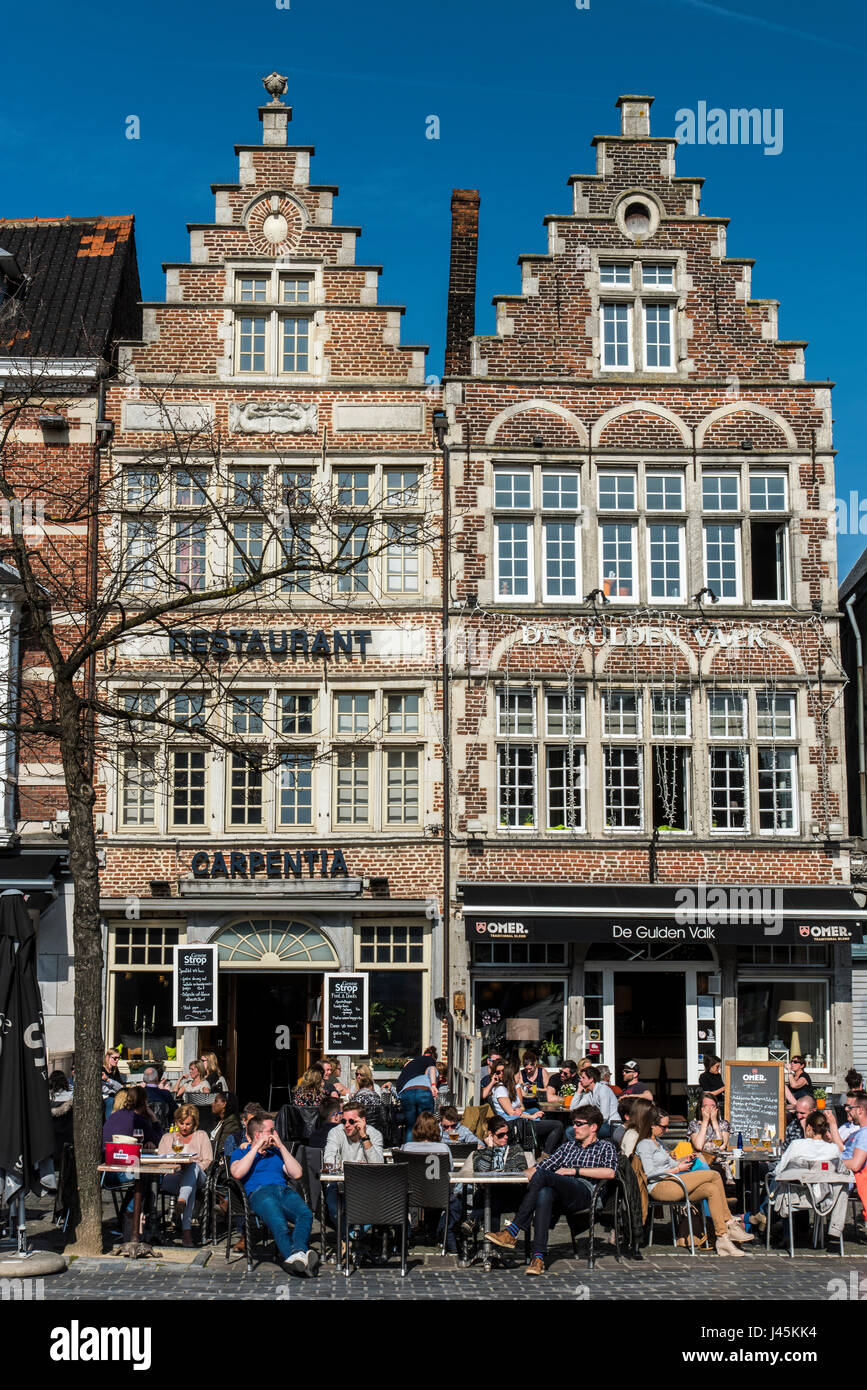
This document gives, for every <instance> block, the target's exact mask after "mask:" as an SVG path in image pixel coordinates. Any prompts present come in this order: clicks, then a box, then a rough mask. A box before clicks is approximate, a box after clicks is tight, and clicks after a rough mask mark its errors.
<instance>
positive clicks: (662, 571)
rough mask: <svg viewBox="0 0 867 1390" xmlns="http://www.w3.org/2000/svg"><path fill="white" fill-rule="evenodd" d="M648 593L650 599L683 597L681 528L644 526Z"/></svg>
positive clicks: (669, 599)
mask: <svg viewBox="0 0 867 1390" xmlns="http://www.w3.org/2000/svg"><path fill="white" fill-rule="evenodd" d="M647 592H648V595H649V597H650V598H651V599H658V600H668V601H670V602H673V601H680V600H682V599H684V598H686V551H685V539H684V528H683V527H682V526H676V525H673V524H668V525H662V524H661V523H653V524H652V525H651V524H649V525H648V527H647Z"/></svg>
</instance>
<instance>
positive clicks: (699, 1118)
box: [686, 1093, 731, 1180]
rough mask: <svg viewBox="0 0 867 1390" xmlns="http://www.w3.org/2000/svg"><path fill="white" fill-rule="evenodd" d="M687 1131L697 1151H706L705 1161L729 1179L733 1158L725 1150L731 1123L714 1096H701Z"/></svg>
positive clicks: (729, 1138) (728, 1141) (729, 1139)
mask: <svg viewBox="0 0 867 1390" xmlns="http://www.w3.org/2000/svg"><path fill="white" fill-rule="evenodd" d="M686 1133H687V1138H688V1139H689V1141H690V1143H691V1144H692V1147H693V1148H694V1149H695V1151H696V1153H704V1159H705V1162H706V1163H707V1164H708V1165H709V1166H711V1167H714V1166H715V1167H717V1168H718V1169H719V1170H720V1173H721V1176H722V1178H723V1179H724V1180H727V1179H729V1178H730V1177H731V1171H730V1162H731V1160H730V1159H727V1158H726V1157H725V1155H724V1153H723V1150H725V1149H727V1148H728V1146H729V1143H730V1141H731V1125H730V1124H729V1122H728V1120H724V1119H723V1117H722V1115H721V1114H720V1112H719V1105H718V1104H717V1102H716V1098H715V1097H714V1096H712V1095H709V1094H708V1093H705V1094H704V1095H703V1096H702V1097H701V1100H700V1101H699V1102H698V1105H697V1106H696V1107H695V1117H694V1118H693V1119H692V1120H690V1122H689V1127H688V1129H687V1131H686Z"/></svg>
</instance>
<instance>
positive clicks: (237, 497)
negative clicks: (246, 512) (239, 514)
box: [229, 468, 265, 508]
mask: <svg viewBox="0 0 867 1390" xmlns="http://www.w3.org/2000/svg"><path fill="white" fill-rule="evenodd" d="M229 481H230V485H231V492H232V498H231V502H230V506H232V507H256V508H261V507H263V506H264V503H265V470H264V469H263V468H233V469H232V471H231V475H230V479H229Z"/></svg>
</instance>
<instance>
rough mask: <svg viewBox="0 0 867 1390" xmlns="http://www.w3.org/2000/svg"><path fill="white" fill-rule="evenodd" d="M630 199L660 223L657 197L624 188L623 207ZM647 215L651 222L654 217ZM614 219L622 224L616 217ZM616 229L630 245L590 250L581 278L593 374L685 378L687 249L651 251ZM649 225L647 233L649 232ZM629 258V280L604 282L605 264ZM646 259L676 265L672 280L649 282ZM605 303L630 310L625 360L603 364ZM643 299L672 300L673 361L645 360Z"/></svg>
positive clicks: (688, 324)
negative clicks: (643, 205) (664, 363)
mask: <svg viewBox="0 0 867 1390" xmlns="http://www.w3.org/2000/svg"><path fill="white" fill-rule="evenodd" d="M632 202H645V203H646V204H647V205H648V207H649V208H653V209H654V214H655V219H656V222H657V225H658V222H659V211H658V208H657V207H656V204H655V201H654V200H653V199H652V198H651V197H650V196H649V195H647V196H645V195H644V194H636V195H634V196H633V195H630V194H627V195H625V196H624V198H623V199H622V200H621V204H622V206H623V207H624V208H625V207H626V206H628V204H630V203H632ZM618 216H619V213H618ZM651 220H652V222H653V218H652V219H651ZM618 225H620V224H619V223H618ZM620 230H621V232H622V233H623V235H624V236H625V237H627V239H628V240H630V241H633V243H634V244H633V247H632V248H631V249H630V250H628V251H627V250H623V249H621V248H617V249H616V250H605V249H600V250H595V251H593V253H592V258H591V267H590V270H589V271H588V273H587V275H586V278H585V285H586V287H587V289H588V290H589V292H590V301H591V311H590V319H589V322H588V331H589V333H590V336H591V346H592V362H591V365H592V371H593V376H594V377H595V378H598V377H602V378H605V377H608V376H611V377H612V378H618V379H619V378H622V377H623V376H625V375H629V376H638V377H656V376H660V377H662V378H663V379H665V380H669V379H671V378H685V377H686V376H687V375H688V368H689V365H690V364H689V360H688V354H687V339H688V337H689V335H690V333H691V322H690V320H689V319H688V318H687V317H686V313H685V310H686V303H687V294H688V291H689V289H690V288H691V284H692V281H691V278H690V276H689V274H688V273H687V254H686V252H685V251H675V250H673V249H671V248H668V247H661V248H657V249H655V250H652V251H651V250H646V249H645V248H644V246H643V244H642V243H641V242H637V243H636V242H635V240H634V238H633V237H632V236H631V235H630V234H629V233H628V232H627V231H626V230H625V227H623V226H620ZM653 230H655V228H653ZM653 230H652V231H651V233H650V235H651V236H652V235H653ZM627 262H628V263H629V265H630V270H631V273H630V279H629V284H628V285H627V284H620V285H611V284H603V282H602V273H601V267H602V266H603V265H607V264H611V263H615V264H619V265H622V264H624V263H627ZM644 262H648V263H650V264H652V265H668V264H670V265H672V266H673V267H674V275H673V280H674V283H673V284H671V285H664V284H663V285H659V284H649V283H647V282H646V281H645V279H644V276H643V273H642V267H643V264H644ZM605 304H621V305H622V304H627V305H630V306H631V313H630V314H629V315H628V317H627V322H628V328H629V361H628V364H627V365H625V366H616V365H611V364H606V363H605V362H604V361H603V341H604V338H603V330H602V308H603V305H605ZM646 304H655V305H658V304H668V305H670V306H671V309H672V315H671V364H670V366H668V367H660V366H654V367H649V366H648V365H647V331H646V316H645V312H644V310H645V305H646Z"/></svg>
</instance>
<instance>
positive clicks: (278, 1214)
mask: <svg viewBox="0 0 867 1390" xmlns="http://www.w3.org/2000/svg"><path fill="white" fill-rule="evenodd" d="M249 1201H250V1207H251V1208H252V1210H253V1211H254V1212H255V1213H256V1215H257V1216H258V1217H259V1219H260V1220H261V1221H264V1223H265V1225H266V1226H267V1227H268V1230H269V1231H270V1232H271V1234H272V1236H273V1237H274V1242H275V1244H276V1246H277V1249H278V1250H279V1251H280V1258H281V1260H288V1258H289V1256H290V1255H294V1254H295V1253H296V1251H298V1250H302V1251H303V1250H306V1249H307V1246H308V1245H309V1243H310V1232H311V1230H312V1227H313V1212H312V1211H311V1210H310V1208H309V1207H308V1206H307V1205H306V1203H304V1202H303V1201H302V1200H301V1198H300V1197H299V1196H298V1193H297V1192H293V1190H292V1188H291V1187H286V1186H278V1185H277V1183H272V1184H270V1185H269V1186H267V1187H257V1188H256V1190H255V1192H253V1193H251V1195H250V1198H249ZM290 1228H291V1231H292V1236H291V1239H290V1236H289V1231H290Z"/></svg>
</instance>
